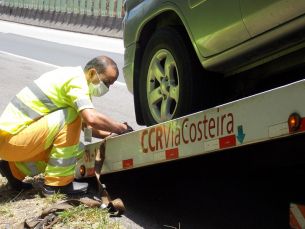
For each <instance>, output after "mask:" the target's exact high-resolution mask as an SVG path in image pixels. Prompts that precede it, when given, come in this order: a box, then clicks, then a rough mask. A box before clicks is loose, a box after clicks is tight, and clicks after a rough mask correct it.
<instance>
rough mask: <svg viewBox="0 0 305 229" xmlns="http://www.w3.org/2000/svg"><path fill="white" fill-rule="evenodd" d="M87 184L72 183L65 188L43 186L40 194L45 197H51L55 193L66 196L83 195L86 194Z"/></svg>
mask: <svg viewBox="0 0 305 229" xmlns="http://www.w3.org/2000/svg"><path fill="white" fill-rule="evenodd" d="M88 187H89V184H88V183H79V182H75V181H72V182H71V183H69V184H68V185H65V186H50V185H46V184H45V185H43V187H42V193H43V194H44V195H46V196H49V195H53V194H55V193H58V192H59V193H61V194H67V195H83V194H85V193H87V192H88V189H89V188H88Z"/></svg>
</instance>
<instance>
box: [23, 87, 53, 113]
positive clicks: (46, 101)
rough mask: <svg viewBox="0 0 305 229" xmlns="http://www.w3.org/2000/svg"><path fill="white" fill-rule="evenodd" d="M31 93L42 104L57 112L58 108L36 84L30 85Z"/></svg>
mask: <svg viewBox="0 0 305 229" xmlns="http://www.w3.org/2000/svg"><path fill="white" fill-rule="evenodd" d="M28 88H29V89H30V91H31V92H32V93H33V94H34V95H35V96H36V97H37V99H38V100H39V101H40V102H42V103H43V104H44V105H45V106H46V107H47V108H48V109H49V110H50V111H55V110H57V109H58V107H57V106H56V105H55V104H54V103H53V102H52V100H51V99H50V98H49V97H48V96H47V95H46V94H45V93H44V92H43V91H42V90H41V89H40V88H39V87H38V86H37V84H36V83H35V82H32V83H31V84H30V85H28Z"/></svg>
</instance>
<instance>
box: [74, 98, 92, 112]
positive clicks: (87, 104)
mask: <svg viewBox="0 0 305 229" xmlns="http://www.w3.org/2000/svg"><path fill="white" fill-rule="evenodd" d="M74 107H75V109H76V110H77V111H80V110H83V109H86V108H94V106H93V104H92V102H91V101H90V99H78V100H75V101H74Z"/></svg>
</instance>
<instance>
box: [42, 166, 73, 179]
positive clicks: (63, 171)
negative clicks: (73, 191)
mask: <svg viewBox="0 0 305 229" xmlns="http://www.w3.org/2000/svg"><path fill="white" fill-rule="evenodd" d="M75 166H76V165H71V166H68V167H54V166H52V165H50V164H48V165H47V167H46V170H45V173H46V176H51V177H63V176H69V175H74V174H75Z"/></svg>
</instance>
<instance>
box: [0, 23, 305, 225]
mask: <svg viewBox="0 0 305 229" xmlns="http://www.w3.org/2000/svg"><path fill="white" fill-rule="evenodd" d="M0 28H3V27H1V22H0ZM0 35H1V36H2V37H1V42H0V43H2V38H3V37H6V36H7V35H8V34H1V29H0ZM9 36H10V37H11V38H12V39H11V41H14V40H13V38H16V39H18V40H19V38H17V36H19V35H17V34H15V35H9ZM82 36H83V35H82ZM90 37H91V36H88V38H85V40H87V39H88V40H89V39H91V38H90ZM6 38H7V37H6ZM76 40H78V39H76ZM24 41H25V42H26V44H29V43H31V44H32V45H33V46H31V48H30V49H25V48H24V47H23V46H24V45H22V43H21V44H19V45H17V44H16V47H19V48H17V49H16V50H18V49H21V50H23V52H24V55H35V54H34V53H35V52H40V51H39V49H42V48H41V46H39V48H36V47H35V41H34V40H32V39H31V38H28V37H27V38H26V39H25V38H24ZM6 42H8V43H10V39H6ZM18 42H21V41H18ZM37 42H38V44H43V47H44V49H43V50H41V54H43V53H44V52H47V51H50V53H52V52H53V51H54V52H53V54H52V55H50V58H51V59H56V58H57V55H56V53H57V52H61V53H65V55H66V57H65V58H63V59H69V60H73V53H74V54H75V51H72V49H73V48H75V49H77V50H80V49H79V48H77V44H75V45H72V46H73V47H72V46H67V45H66V44H63V43H62V44H61V45H59V44H56V42H55V43H54V42H53V44H50V47H52V48H47V47H46V46H48V45H49V42H50V41H48V42H45V41H37ZM44 42H45V43H44ZM0 45H1V44H0ZM57 45H59V46H58V47H57ZM4 46H5V48H7V49H6V50H5V52H11V51H10V50H9V49H8V47H7V46H8V45H4ZM12 46H14V45H12ZM55 47H57V48H55ZM13 48H14V47H13ZM66 48H67V50H70V51H65V49H66ZM83 48H84V47H83ZM55 50H57V51H55ZM90 50H91V48H90ZM0 51H3V47H2V46H1V47H0ZM83 51H84V52H86V51H87V48H84V50H83ZM108 51H109V50H108ZM12 52H13V51H12ZM119 52H120V51H117V52H116V54H119ZM68 53H72V56H70V57H69V55H68ZM15 54H18V53H15ZM20 54H21V53H19V55H20ZM84 55H85V54H84ZM27 57H28V58H31V59H33V58H34V56H32V57H31V56H27ZM40 61H42V60H40ZM44 61H48V60H44ZM53 61H54V60H53ZM48 63H49V62H48ZM51 63H52V64H54V63H55V62H51ZM73 63H74V62H73ZM73 63H72V64H73ZM56 65H57V64H56ZM0 66H1V68H0V111H3V109H4V108H5V106H6V105H7V103H8V102H9V101H10V100H11V99H12V98H13V97H14V95H15V94H16V93H17V92H18V91H19V90H20V89H22V88H23V87H24V86H25V85H27V84H28V83H29V82H31V81H32V80H33V79H35V78H37V77H39V75H40V74H42V73H44V72H46V71H48V70H52V69H54V68H56V67H57V66H54V65H49V64H46V63H42V62H37V61H33V60H29V59H25V58H22V57H20V56H14V55H11V54H7V53H3V52H0ZM93 102H94V104H95V106H96V109H97V110H99V111H101V112H103V113H104V114H106V115H108V116H110V117H112V118H113V119H115V120H117V121H120V122H123V121H128V122H129V123H130V124H131V126H133V127H134V128H135V129H139V128H142V127H140V126H138V125H137V124H136V122H135V117H134V111H133V109H134V107H133V98H132V95H131V94H130V93H129V92H128V91H127V88H126V86H125V85H124V84H122V83H116V84H115V85H113V86H112V87H111V89H110V92H109V93H108V94H106V95H105V96H103V97H101V98H99V99H95V100H94V101H93ZM303 142H304V141H303V137H302V136H298V137H297V138H295V139H286V140H283V141H280V142H279V141H277V142H272V143H271V144H259V145H256V146H251V147H243V148H239V149H236V150H227V151H221V152H219V153H213V154H210V155H203V156H198V157H193V158H188V159H183V160H178V161H174V162H168V163H164V164H160V165H154V166H149V167H145V168H140V169H132V170H128V171H124V172H118V173H114V174H107V175H103V176H102V178H101V179H102V182H103V183H105V184H106V186H107V190H108V192H109V193H110V195H111V197H112V198H113V199H114V198H118V197H120V198H121V199H122V200H123V201H124V203H125V206H126V209H127V212H126V214H125V216H124V217H123V218H122V219H120V220H122V222H123V223H124V225H125V226H126V227H127V228H149V229H150V228H152V229H155V228H156V229H157V228H179V225H180V228H182V229H186V228H190V229H194V228H203V229H214V228H215V229H222V228H224V229H228V228H232V229H235V228H237V229H239V228H253V229H256V228H258V229H262V228H266V229H267V228H268V229H270V228H276V229H281V228H283V229H284V228H285V229H286V228H290V227H289V204H290V202H298V203H301V202H302V201H304V198H303V196H304V195H303V188H302V187H303V184H302V183H303V180H304V174H305V173H304V171H305V170H304V168H303V167H304V166H303V164H304V156H303V150H302V149H303V148H304V143H303ZM296 162H297V163H298V164H300V166H291V164H294V163H296ZM280 166H281V167H280ZM283 166H284V167H283ZM88 181H89V182H91V183H92V184H93V183H94V179H91V178H90V179H88ZM303 203H304V202H303Z"/></svg>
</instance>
